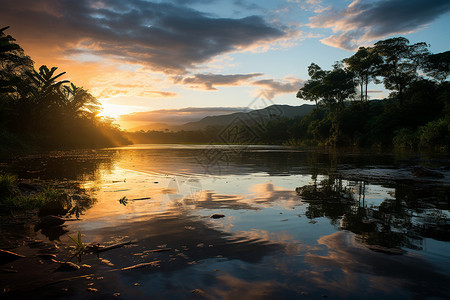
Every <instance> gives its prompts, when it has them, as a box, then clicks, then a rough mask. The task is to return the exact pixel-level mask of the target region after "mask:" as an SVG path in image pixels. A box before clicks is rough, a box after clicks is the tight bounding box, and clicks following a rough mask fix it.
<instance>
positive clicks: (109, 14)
mask: <svg viewBox="0 0 450 300" xmlns="http://www.w3.org/2000/svg"><path fill="white" fill-rule="evenodd" d="M178 2H179V3H190V2H192V1H181V0H180V1H178ZM197 2H198V1H197ZM0 20H1V21H2V23H3V24H4V25H10V26H11V29H12V30H13V31H12V32H13V33H14V34H15V36H16V38H19V39H20V41H23V42H26V43H29V44H33V48H34V47H35V46H36V45H38V46H39V47H41V48H43V51H57V52H55V53H61V52H62V53H63V54H65V55H75V54H76V55H83V54H96V55H100V56H102V55H107V56H109V57H113V58H115V59H122V60H124V61H126V62H131V63H139V64H145V65H147V66H150V67H151V68H152V69H154V70H157V71H162V72H165V73H178V74H181V73H184V72H185V71H186V69H191V68H195V67H196V65H197V64H200V63H204V62H206V61H208V60H210V59H211V58H212V57H214V56H216V55H219V54H223V53H226V52H229V51H233V50H238V49H243V48H246V47H251V46H253V45H255V44H257V43H259V42H261V43H262V42H267V41H271V40H275V39H279V38H282V37H285V36H286V35H287V33H285V32H284V31H283V30H282V29H280V28H276V27H274V26H272V25H270V24H268V23H267V22H266V21H265V20H264V19H263V18H261V17H259V16H248V17H245V18H240V19H232V18H218V17H212V16H210V15H208V14H204V13H201V12H199V11H196V10H194V9H191V8H187V7H184V6H182V5H175V4H173V3H167V2H160V3H157V2H150V1H144V0H128V1H120V0H79V1H67V0H16V1H4V2H3V3H2V7H1V10H0ZM20 41H19V42H20Z"/></svg>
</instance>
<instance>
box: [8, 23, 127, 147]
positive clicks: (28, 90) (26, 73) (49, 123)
mask: <svg viewBox="0 0 450 300" xmlns="http://www.w3.org/2000/svg"><path fill="white" fill-rule="evenodd" d="M7 29H8V27H5V28H2V29H0V125H1V127H0V138H1V140H2V145H1V147H0V148H1V149H0V150H2V151H3V152H6V151H8V150H10V149H16V150H17V149H22V150H23V149H29V148H38V149H42V148H49V149H54V148H72V147H104V146H114V145H121V144H128V143H130V142H129V141H128V140H127V139H126V138H125V136H124V134H123V132H122V131H120V130H119V128H118V126H117V125H115V124H113V122H112V120H110V119H105V118H103V119H101V118H99V117H98V113H99V112H100V110H101V107H100V103H99V102H98V101H97V99H96V98H95V97H94V96H92V95H91V94H90V93H89V92H88V91H87V90H85V89H83V88H82V87H77V86H76V85H75V84H73V83H71V82H69V81H68V80H61V77H62V76H63V75H64V74H65V72H62V73H59V72H58V71H57V67H51V68H48V67H47V66H45V65H43V66H41V67H40V68H39V69H38V70H35V69H34V66H33V61H32V60H31V58H30V57H28V56H26V55H25V53H24V51H23V49H22V48H21V47H20V46H19V45H18V44H17V43H16V41H15V39H14V38H13V37H11V36H10V35H6V33H5V31H6V30H7Z"/></svg>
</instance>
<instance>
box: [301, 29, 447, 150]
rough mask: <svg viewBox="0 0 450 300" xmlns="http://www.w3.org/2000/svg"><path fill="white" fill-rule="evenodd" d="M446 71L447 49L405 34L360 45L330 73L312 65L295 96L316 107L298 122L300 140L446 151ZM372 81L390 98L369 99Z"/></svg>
mask: <svg viewBox="0 0 450 300" xmlns="http://www.w3.org/2000/svg"><path fill="white" fill-rule="evenodd" d="M449 73H450V51H446V52H443V53H438V54H431V53H430V52H429V51H428V45H427V44H426V43H416V44H412V45H411V44H409V41H408V40H407V39H406V38H403V37H398V38H391V39H387V40H382V41H378V42H377V43H375V45H374V46H373V47H367V48H365V47H361V48H359V50H358V51H357V52H356V53H355V54H354V55H352V56H351V57H349V58H346V59H343V60H342V61H341V62H337V63H336V64H335V65H334V66H333V70H330V71H328V70H322V69H321V68H320V67H319V66H318V65H316V64H314V63H312V64H311V65H310V66H309V67H308V74H309V75H310V77H311V79H310V80H309V81H308V82H307V83H306V84H305V85H304V86H303V87H302V88H301V89H300V90H299V92H298V93H297V97H298V98H302V99H305V100H310V101H315V102H316V104H317V106H318V107H319V109H318V110H317V111H315V112H313V113H312V114H311V115H309V116H308V117H306V118H305V119H304V120H302V122H301V123H303V124H304V125H303V127H304V129H303V130H302V132H303V133H304V134H303V135H302V136H300V137H299V139H300V141H299V143H300V144H302V143H305V142H306V141H309V142H310V143H313V144H320V145H337V146H339V145H345V146H350V145H357V146H395V147H405V148H411V149H415V148H418V147H420V148H440V149H441V150H446V151H448V150H450V148H449V147H450V85H449V82H448V81H446V80H447V77H448V75H449ZM370 82H375V83H383V85H384V87H385V88H386V89H388V90H391V91H392V92H391V94H390V95H389V99H385V100H383V101H368V100H369V99H368V96H367V94H368V85H369V83H370ZM356 87H358V88H359V93H357V90H356Z"/></svg>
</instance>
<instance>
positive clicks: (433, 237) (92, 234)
mask: <svg viewBox="0 0 450 300" xmlns="http://www.w3.org/2000/svg"><path fill="white" fill-rule="evenodd" d="M449 161H450V160H449V159H448V157H445V156H442V157H436V156H434V157H426V156H414V157H411V156H408V155H393V154H373V153H319V152H309V151H300V150H294V149H289V148H284V147H277V146H273V147H270V146H208V145H206V146H197V145H196V146H190V145H133V146H129V147H121V148H111V149H103V150H96V151H67V152H52V153H49V154H45V155H37V156H32V157H20V158H15V159H12V160H10V161H8V162H7V164H4V165H2V168H3V169H5V170H7V171H10V172H14V173H18V174H19V176H20V177H25V178H37V177H39V178H41V179H45V180H57V181H73V182H76V183H78V184H80V186H81V187H82V188H84V189H86V191H88V193H89V194H90V195H92V199H93V200H90V202H89V203H85V205H84V206H83V207H80V209H79V211H78V212H77V213H78V216H79V219H80V221H76V222H68V223H70V224H68V225H69V226H68V227H67V229H68V230H69V234H75V233H76V232H78V231H79V232H81V233H82V234H83V241H84V242H87V243H100V244H111V243H118V242H123V241H134V242H136V244H133V245H131V246H127V247H122V248H119V249H114V250H111V251H107V252H104V253H102V254H101V255H100V258H101V259H103V260H105V259H106V260H107V261H109V263H108V262H106V263H105V261H102V260H100V259H99V258H97V257H87V258H86V262H87V263H89V264H91V265H93V266H94V267H95V272H96V274H99V275H101V276H102V277H103V278H104V279H103V280H100V281H97V282H96V287H97V288H98V290H99V292H98V294H96V296H102V295H103V296H105V297H106V296H111V295H113V293H120V296H121V297H122V298H126V299H148V298H149V297H151V298H156V299H185V298H190V297H207V298H211V299H230V298H236V299H266V298H267V299H293V298H302V297H303V298H305V299H314V298H322V297H329V298H330V299H331V298H332V299H347V298H354V299H398V298H401V299H408V298H411V299H413V298H414V299H422V298H442V299H445V298H449V297H450V290H449V287H448V282H450V246H449V245H450V244H449V243H448V241H449V240H450V221H449V216H450V215H449V194H450V193H449V190H450V188H449V186H450V169H449V166H450V163H449ZM416 165H424V166H427V167H429V168H433V169H434V170H437V171H439V172H440V173H441V174H444V178H428V177H423V178H418V177H414V176H413V173H412V170H413V167H414V166H416ZM124 197H125V198H124ZM121 199H122V201H120V200H121ZM213 214H223V215H224V217H223V218H217V219H215V218H211V217H210V216H211V215H213ZM73 217H74V218H75V217H76V215H74V216H73ZM52 238H53V239H54V238H55V237H52ZM59 239H60V240H61V242H62V243H64V244H68V243H69V241H68V238H67V237H66V235H61V236H60V237H59ZM155 249H166V250H168V249H170V250H168V251H163V252H155V251H154V250H155ZM153 261H157V262H158V266H149V267H145V268H139V269H133V270H129V271H121V272H110V271H111V270H112V269H117V268H124V267H127V266H132V265H136V264H139V263H147V262H153ZM80 282H81V283H80V286H81V285H82V280H81V281H80ZM136 283H137V284H138V285H135V284H136ZM56 288H57V287H56ZM53 291H54V290H53V289H49V290H48V291H47V292H46V293H48V295H49V296H54V294H52V293H53ZM88 295H90V294H86V292H85V289H84V286H83V287H80V288H79V289H75V290H74V291H72V292H71V293H70V294H69V295H64V297H65V298H74V299H77V298H84V297H87V296H88Z"/></svg>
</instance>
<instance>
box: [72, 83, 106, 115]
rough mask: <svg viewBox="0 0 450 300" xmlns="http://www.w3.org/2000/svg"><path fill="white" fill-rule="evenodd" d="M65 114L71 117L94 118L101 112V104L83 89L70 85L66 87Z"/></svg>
mask: <svg viewBox="0 0 450 300" xmlns="http://www.w3.org/2000/svg"><path fill="white" fill-rule="evenodd" d="M64 96H65V105H64V113H65V114H67V115H69V116H70V117H82V116H84V117H87V118H94V117H95V116H96V115H97V114H98V113H99V111H100V102H99V101H98V100H97V98H95V97H94V96H92V95H91V94H90V93H89V92H88V91H87V90H85V89H84V88H82V87H77V86H76V85H75V84H73V83H70V86H64Z"/></svg>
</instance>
